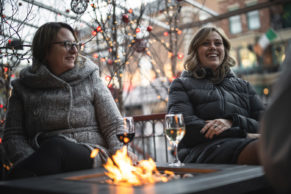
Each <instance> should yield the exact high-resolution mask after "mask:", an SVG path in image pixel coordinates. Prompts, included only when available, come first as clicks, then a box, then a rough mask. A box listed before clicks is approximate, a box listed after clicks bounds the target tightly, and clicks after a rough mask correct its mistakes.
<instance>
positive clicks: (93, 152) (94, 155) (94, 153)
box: [90, 148, 99, 158]
mask: <svg viewBox="0 0 291 194" xmlns="http://www.w3.org/2000/svg"><path fill="white" fill-rule="evenodd" d="M98 153H99V149H97V148H95V149H93V150H92V151H91V154H90V158H95V157H96V156H97V154H98Z"/></svg>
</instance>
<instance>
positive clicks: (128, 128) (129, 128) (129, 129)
mask: <svg viewBox="0 0 291 194" xmlns="http://www.w3.org/2000/svg"><path fill="white" fill-rule="evenodd" d="M123 126H124V130H123V131H118V132H117V133H116V136H117V138H118V140H119V141H120V142H121V143H123V144H124V145H126V146H127V148H128V143H129V142H131V141H132V140H133V138H134V135H135V129H134V121H133V117H124V118H123Z"/></svg>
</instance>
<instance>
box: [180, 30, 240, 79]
mask: <svg viewBox="0 0 291 194" xmlns="http://www.w3.org/2000/svg"><path fill="white" fill-rule="evenodd" d="M210 32H217V33H218V34H219V35H220V36H221V38H222V41H223V45H224V51H225V56H224V59H223V61H222V64H221V65H220V66H219V67H218V68H217V70H216V71H215V72H213V75H212V77H211V78H210V80H211V81H212V82H214V83H219V82H221V81H222V80H223V79H224V77H225V76H226V75H227V73H228V72H229V71H230V67H232V66H234V65H235V63H236V62H235V60H234V59H233V58H232V57H231V56H230V55H229V51H230V48H231V45H230V41H229V39H228V38H227V36H226V35H225V33H224V32H223V31H222V30H221V29H219V28H217V27H215V26H206V27H202V28H200V29H199V30H198V31H197V32H196V34H195V35H194V37H193V38H192V40H191V42H190V45H189V48H188V56H187V58H186V60H185V62H184V68H185V69H186V70H188V71H189V72H191V73H192V75H193V76H194V77H195V78H197V79H203V78H205V77H206V76H207V71H206V69H205V68H204V67H203V66H202V65H201V64H200V61H199V57H198V48H199V46H200V45H201V44H202V43H203V41H204V40H205V39H206V38H207V36H208V35H209V34H210Z"/></svg>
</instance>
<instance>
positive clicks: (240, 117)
mask: <svg viewBox="0 0 291 194" xmlns="http://www.w3.org/2000/svg"><path fill="white" fill-rule="evenodd" d="M263 110H264V106H263V104H262V102H261V100H260V99H259V96H258V95H257V94H256V92H255V90H254V89H253V87H252V86H251V85H250V84H249V83H248V82H247V81H244V80H242V79H240V78H238V77H236V76H235V75H234V74H233V73H229V74H228V75H227V76H226V77H225V79H224V80H223V81H222V82H220V83H219V84H213V83H212V82H211V81H209V80H208V79H196V78H194V77H193V76H192V74H191V73H190V72H188V71H184V72H183V73H182V75H181V77H179V78H177V79H175V80H174V81H173V83H172V84H171V86H170V90H169V102H168V110H167V111H168V113H182V114H183V116H184V119H185V123H186V134H185V136H184V138H183V139H182V141H181V142H180V144H179V155H184V156H181V157H182V158H184V157H185V154H181V153H180V151H181V152H182V151H183V150H184V152H183V153H185V149H186V150H187V152H186V153H187V154H189V152H190V149H191V148H195V149H194V150H196V151H194V152H195V153H192V158H191V161H188V160H187V161H184V162H221V163H224V162H227V163H234V162H235V160H236V157H237V155H238V153H239V152H240V151H241V149H242V148H243V147H244V146H245V145H246V144H247V143H249V142H250V140H248V139H246V135H247V133H256V132H257V130H258V121H259V118H260V115H261V113H262V111H263ZM218 118H224V119H230V120H232V122H233V124H232V127H231V128H230V129H228V130H226V131H224V132H223V133H221V134H220V135H218V136H215V137H214V138H213V139H212V140H210V139H207V138H205V137H204V135H203V134H201V133H200V130H201V129H202V128H203V126H204V125H205V124H206V122H205V121H206V120H212V119H218ZM232 141H234V142H236V143H233V144H232V143H229V142H232ZM226 142H227V144H225V145H228V146H227V147H226V150H228V152H230V153H229V154H230V156H229V157H230V158H231V160H232V162H228V161H227V160H226V161H223V160H222V161H216V160H215V159H214V160H211V161H210V160H208V159H209V158H208V159H207V157H208V155H209V149H210V150H212V151H213V146H215V147H219V148H220V150H222V148H223V144H224V143H226ZM238 142H242V143H238ZM229 144H230V146H229ZM229 147H235V148H233V149H230V148H229ZM182 148H185V149H182ZM205 149H207V153H208V154H205V155H204V156H203V159H201V157H202V156H201V154H202V153H203V151H206V150H205ZM229 149H230V150H229ZM226 150H224V152H225V151H226ZM212 151H211V152H212ZM192 152H193V149H192ZM234 152H236V154H235V155H233V153H234ZM187 154H186V155H187ZM211 154H212V155H213V153H211ZM211 154H210V155H211ZM216 154H218V153H216ZM216 154H215V152H214V155H216ZM193 155H195V157H194V156H193ZM193 157H194V158H193ZM199 158H200V160H199ZM197 160H198V161H197Z"/></svg>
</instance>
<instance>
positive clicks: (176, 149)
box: [174, 144, 180, 163]
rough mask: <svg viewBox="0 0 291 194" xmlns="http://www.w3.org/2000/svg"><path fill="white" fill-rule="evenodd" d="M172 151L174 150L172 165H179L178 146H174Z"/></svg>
mask: <svg viewBox="0 0 291 194" xmlns="http://www.w3.org/2000/svg"><path fill="white" fill-rule="evenodd" d="M174 149H175V162H174V163H180V161H179V158H178V145H177V144H174Z"/></svg>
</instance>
